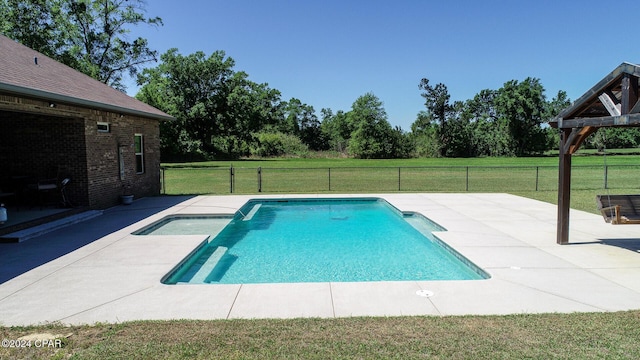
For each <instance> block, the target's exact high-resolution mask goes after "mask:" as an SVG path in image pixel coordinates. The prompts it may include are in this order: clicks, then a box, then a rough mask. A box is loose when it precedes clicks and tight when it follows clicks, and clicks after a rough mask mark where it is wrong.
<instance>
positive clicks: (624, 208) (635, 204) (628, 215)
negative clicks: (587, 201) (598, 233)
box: [596, 195, 640, 225]
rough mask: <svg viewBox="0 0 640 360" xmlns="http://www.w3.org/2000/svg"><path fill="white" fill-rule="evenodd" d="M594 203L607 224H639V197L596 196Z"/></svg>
mask: <svg viewBox="0 0 640 360" xmlns="http://www.w3.org/2000/svg"><path fill="white" fill-rule="evenodd" d="M596 203H597V205H598V210H600V213H602V216H603V217H604V221H606V222H607V223H611V224H613V225H621V224H640V195H596Z"/></svg>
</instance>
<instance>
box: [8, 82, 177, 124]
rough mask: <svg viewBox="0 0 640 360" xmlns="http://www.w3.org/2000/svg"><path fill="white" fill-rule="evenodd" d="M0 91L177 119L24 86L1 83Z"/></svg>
mask: <svg viewBox="0 0 640 360" xmlns="http://www.w3.org/2000/svg"><path fill="white" fill-rule="evenodd" d="M0 91H7V92H10V93H14V94H16V95H23V96H29V97H34V98H39V99H44V100H47V101H52V102H56V101H58V102H62V103H67V104H72V105H78V106H82V107H87V108H95V109H101V110H106V111H111V112H115V113H120V114H128V115H135V116H140V117H145V118H151V119H155V120H161V121H167V120H168V121H172V120H176V118H175V117H173V116H170V115H166V116H163V115H160V114H154V113H150V112H145V111H140V110H135V109H129V108H126V107H121V106H116V105H110V104H104V103H100V102H96V101H90V100H84V99H78V98H74V97H70V96H65V95H60V94H56V93H51V92H48V91H42V90H36V89H30V88H25V87H22V86H16V85H11V84H5V83H0Z"/></svg>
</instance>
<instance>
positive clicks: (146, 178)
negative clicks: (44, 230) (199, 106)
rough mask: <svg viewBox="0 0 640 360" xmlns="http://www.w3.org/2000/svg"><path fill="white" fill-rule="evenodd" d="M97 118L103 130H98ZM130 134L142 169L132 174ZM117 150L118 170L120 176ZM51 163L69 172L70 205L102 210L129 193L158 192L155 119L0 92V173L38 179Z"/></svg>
mask: <svg viewBox="0 0 640 360" xmlns="http://www.w3.org/2000/svg"><path fill="white" fill-rule="evenodd" d="M98 122H104V123H108V124H109V128H110V129H109V130H110V131H109V132H104V133H103V132H98V127H97V125H98ZM134 134H142V135H143V139H144V153H143V154H144V168H145V169H144V170H145V171H144V173H141V174H138V173H136V166H135V163H136V156H135V152H134V148H133V142H134ZM120 152H121V153H122V156H123V164H124V172H123V175H124V176H123V178H122V179H121V176H120V159H119V154H120ZM52 168H57V169H58V170H59V175H60V176H62V177H70V178H71V183H70V184H69V185H68V187H67V191H66V193H67V195H68V197H69V199H70V200H71V202H72V203H73V204H74V205H80V206H88V207H91V208H95V209H104V208H107V207H110V206H113V205H116V204H117V203H118V201H119V196H120V195H122V194H123V193H124V192H129V193H131V194H132V195H134V196H135V197H136V198H137V197H143V196H153V195H158V194H160V130H159V123H158V120H154V119H147V118H143V117H138V116H130V115H121V114H116V113H113V112H108V111H102V110H96V109H87V108H82V107H77V106H73V105H65V104H59V103H56V104H55V106H54V107H51V106H50V103H49V102H48V101H43V100H37V99H28V98H23V97H16V96H12V95H10V94H0V178H2V177H10V176H15V175H33V176H34V177H38V178H42V177H45V176H49V175H50V174H51V171H52V170H51V169H52Z"/></svg>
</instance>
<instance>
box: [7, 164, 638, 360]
mask: <svg viewBox="0 0 640 360" xmlns="http://www.w3.org/2000/svg"><path fill="white" fill-rule="evenodd" d="M603 160H604V159H603V158H602V157H597V156H576V157H574V159H573V165H574V171H573V172H574V179H573V190H572V207H573V208H576V209H581V210H585V211H591V212H595V203H594V196H595V194H597V193H606V192H607V191H609V192H610V193H612V194H613V193H638V192H639V191H640V190H639V188H640V183H639V182H638V181H637V179H638V178H640V177H639V176H638V175H639V174H640V156H637V155H626V156H607V158H606V162H607V164H608V165H613V166H614V167H612V168H611V172H612V173H610V174H609V175H610V183H609V185H610V187H611V189H610V190H605V189H604V188H603V186H602V182H603V181H602V179H603V168H604V166H603V165H604V162H603ZM231 165H233V166H234V168H235V177H236V183H235V190H236V192H237V193H247V194H258V193H257V189H256V183H257V172H256V171H257V168H258V167H261V168H262V169H263V173H262V176H263V182H264V183H263V187H264V189H263V192H266V193H284V192H299V193H310V192H324V193H333V192H335V193H340V192H354V193H367V192H374V191H385V192H393V191H394V188H393V187H394V186H396V188H395V191H398V190H397V184H398V182H400V185H401V186H402V187H403V188H402V189H401V190H400V191H407V192H410V191H431V192H464V191H466V189H465V188H466V187H467V186H468V187H469V191H470V192H508V193H512V194H516V195H520V196H525V197H529V198H533V199H538V200H542V201H547V202H551V203H555V202H556V201H557V192H556V187H557V168H556V167H557V158H556V157H540V158H520V159H514V158H485V159H408V160H353V159H304V160H300V159H277V160H260V161H258V160H245V161H234V162H209V163H194V164H164V166H165V167H166V169H167V170H166V172H165V177H166V178H165V186H166V190H167V191H166V192H167V193H168V194H187V193H202V194H206V193H218V194H225V193H227V194H228V193H229V186H230V184H229V176H230V174H229V167H230V166H231ZM620 165H625V167H622V166H620ZM615 166H620V167H617V168H616V167H615ZM185 167H189V168H188V169H187V168H185ZM398 167H402V169H401V170H402V171H401V172H400V179H401V180H400V181H398V170H397V168H398ZM425 167H430V168H428V169H425ZM446 167H455V168H446ZM466 167H470V168H469V170H467V168H466ZM536 167H541V168H540V169H538V170H537V171H538V174H537V176H536V173H535V171H536V170H535V168H536ZM547 167H548V168H547ZM327 168H331V169H332V170H331V171H332V173H331V175H330V176H331V181H332V182H333V184H332V185H333V188H331V189H330V190H329V189H328V185H329V184H328V182H329V174H328V171H327ZM405 168H407V169H405ZM354 169H355V170H354ZM541 169H542V170H541ZM467 172H469V174H470V175H469V180H468V181H467V180H466V179H467ZM536 177H537V178H538V186H539V187H540V189H538V191H536V190H535V188H532V184H534V183H535V179H536ZM461 179H462V180H461ZM532 179H533V180H534V181H533V182H532ZM403 181H404V182H403ZM308 183H311V184H312V185H310V186H308V185H306V184H308ZM278 184H280V185H278ZM277 186H280V187H277ZM287 186H289V187H290V186H294V187H298V188H299V190H298V191H295V190H294V191H291V190H289V187H287ZM307 186H308V187H307ZM325 186H327V189H326V190H322V189H324V187H325ZM389 186H391V189H390V190H386V189H387V188H388V187H389ZM461 187H463V189H462V190H460V188H461ZM318 189H320V190H318ZM1 321H2V319H0V322H1ZM45 332H46V333H52V334H60V336H59V339H60V342H59V344H60V345H61V346H60V347H54V348H48V347H45V348H42V347H39V348H36V347H35V346H32V347H29V348H9V347H6V346H4V345H5V344H7V343H6V342H4V341H3V347H0V359H19V358H28V359H31V358H53V359H68V358H71V359H127V358H136V359H138V358H141V359H152V358H154V359H155V358H159V359H211V358H220V359H263V358H267V359H271V358H305V359H333V358H356V359H422V358H429V359H523V358H527V359H550V358H560V359H603V358H606V359H638V358H640V341H639V340H638V339H640V311H626V312H615V313H574V314H522V315H509V316H446V317H427V316H414V317H388V318H382V317H379V318H374V317H356V318H338V319H288V320H262V319H260V320H211V321H186V320H176V321H140V322H130V323H122V324H95V325H91V326H73V327H66V326H61V325H56V324H50V325H43V326H37V327H10V328H9V327H0V337H1V338H2V339H3V340H5V341H6V340H11V339H17V338H19V337H21V336H24V335H28V334H34V333H45ZM32 345H35V344H32Z"/></svg>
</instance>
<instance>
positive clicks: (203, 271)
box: [189, 246, 229, 284]
mask: <svg viewBox="0 0 640 360" xmlns="http://www.w3.org/2000/svg"><path fill="white" fill-rule="evenodd" d="M227 250H229V249H228V248H226V247H224V246H218V248H217V249H216V250H215V251H214V252H213V254H211V256H210V257H209V258H208V259H207V261H206V262H205V263H204V264H202V267H200V270H198V272H197V273H196V274H195V275H193V277H192V278H191V280H189V282H190V283H192V284H193V283H196V284H201V283H204V281H205V280H206V278H207V276H209V274H211V272H212V271H213V268H215V267H216V265H218V262H219V261H220V259H222V257H223V256H224V254H226V253H227Z"/></svg>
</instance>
